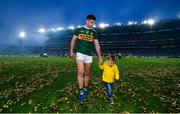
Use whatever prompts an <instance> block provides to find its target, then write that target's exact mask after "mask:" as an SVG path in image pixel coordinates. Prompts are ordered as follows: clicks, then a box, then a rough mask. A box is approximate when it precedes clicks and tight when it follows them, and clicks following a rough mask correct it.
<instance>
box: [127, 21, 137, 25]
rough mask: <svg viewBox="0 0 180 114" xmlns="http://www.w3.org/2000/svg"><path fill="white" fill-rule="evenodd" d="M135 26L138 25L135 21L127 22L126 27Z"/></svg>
mask: <svg viewBox="0 0 180 114" xmlns="http://www.w3.org/2000/svg"><path fill="white" fill-rule="evenodd" d="M137 24H138V22H137V21H129V22H128V25H137Z"/></svg>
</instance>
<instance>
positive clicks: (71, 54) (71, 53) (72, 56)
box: [70, 49, 74, 59]
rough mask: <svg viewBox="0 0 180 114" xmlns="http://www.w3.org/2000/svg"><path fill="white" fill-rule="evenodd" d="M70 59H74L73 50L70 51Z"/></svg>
mask: <svg viewBox="0 0 180 114" xmlns="http://www.w3.org/2000/svg"><path fill="white" fill-rule="evenodd" d="M70 57H71V59H74V51H73V49H71V50H70Z"/></svg>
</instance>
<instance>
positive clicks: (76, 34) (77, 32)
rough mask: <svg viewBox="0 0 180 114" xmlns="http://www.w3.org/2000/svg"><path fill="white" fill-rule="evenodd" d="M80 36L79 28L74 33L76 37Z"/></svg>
mask: <svg viewBox="0 0 180 114" xmlns="http://www.w3.org/2000/svg"><path fill="white" fill-rule="evenodd" d="M78 34H79V29H78V28H77V29H75V31H74V35H75V36H78Z"/></svg>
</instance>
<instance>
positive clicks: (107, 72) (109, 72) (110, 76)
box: [99, 62, 119, 83]
mask: <svg viewBox="0 0 180 114" xmlns="http://www.w3.org/2000/svg"><path fill="white" fill-rule="evenodd" d="M99 67H100V69H101V70H104V71H103V75H102V80H103V81H104V82H107V83H113V82H114V79H116V80H119V70H118V67H117V65H116V64H114V65H113V66H112V67H111V66H109V64H108V63H106V62H105V63H103V64H102V65H100V64H99Z"/></svg>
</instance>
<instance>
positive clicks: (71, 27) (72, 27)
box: [67, 25, 75, 30]
mask: <svg viewBox="0 0 180 114" xmlns="http://www.w3.org/2000/svg"><path fill="white" fill-rule="evenodd" d="M67 29H71V30H74V29H75V27H74V26H72V25H71V26H69V27H68V28H67Z"/></svg>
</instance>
